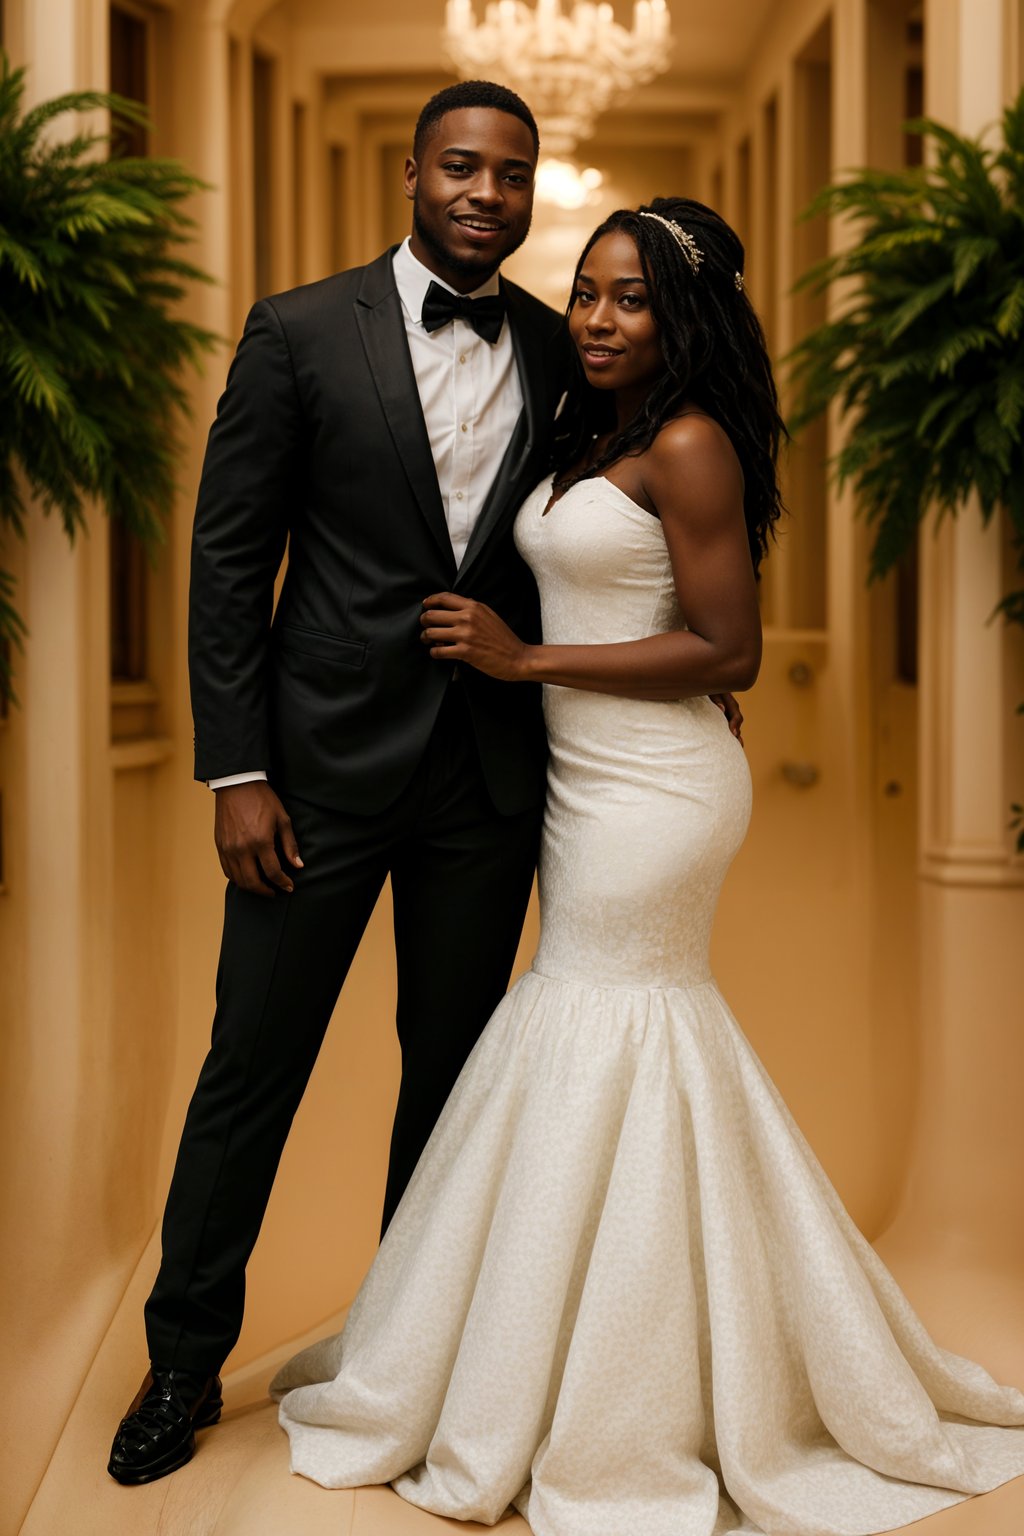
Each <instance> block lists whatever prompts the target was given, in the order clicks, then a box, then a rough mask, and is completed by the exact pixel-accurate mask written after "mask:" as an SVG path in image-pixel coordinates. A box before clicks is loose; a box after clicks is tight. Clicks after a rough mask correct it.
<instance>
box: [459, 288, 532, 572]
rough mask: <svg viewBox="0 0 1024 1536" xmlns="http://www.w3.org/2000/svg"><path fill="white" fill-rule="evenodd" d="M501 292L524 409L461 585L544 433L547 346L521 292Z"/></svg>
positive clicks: (465, 559) (476, 532)
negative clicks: (525, 309) (530, 318)
mask: <svg viewBox="0 0 1024 1536" xmlns="http://www.w3.org/2000/svg"><path fill="white" fill-rule="evenodd" d="M502 291H503V293H504V295H505V299H506V302H507V305H508V311H507V313H508V324H509V330H510V332H511V335H512V350H513V352H514V353H515V359H516V368H517V370H518V373H519V385H520V388H521V390H522V393H523V409H522V411H521V412H520V415H519V420H518V421H517V422H516V426H515V430H514V431H513V433H512V437H511V439H510V440H509V445H508V448H507V450H506V452H505V456H504V458H503V459H502V461H501V464H500V465H499V467H498V473H497V474H496V475H495V477H494V483H493V484H492V486H491V488H490V490H489V491H488V493H487V499H486V501H485V502H484V505H483V507H482V508H481V510H480V516H479V517H478V518H477V520H476V523H475V525H474V528H473V532H472V534H471V535H470V539H469V543H468V544H467V546H466V553H465V555H464V556H463V559H462V564H461V565H460V566H459V584H460V585H461V583H462V581H463V579H464V577H465V575H466V573H467V571H468V570H469V569H470V568H471V566H472V565H473V563H474V561H475V560H476V558H477V556H478V555H479V554H480V551H481V550H482V549H483V547H484V545H485V544H486V543H487V540H488V539H489V538H490V536H491V535H492V534H493V533H494V532H495V530H496V529H497V528H499V527H500V526H501V524H502V523H503V522H504V520H505V516H506V514H507V513H508V511H509V509H510V506H512V505H513V503H514V501H515V500H516V497H517V493H518V492H519V490H520V489H521V477H522V472H523V469H524V467H525V465H526V462H527V460H528V458H529V456H530V454H531V452H532V450H533V447H534V444H535V443H536V442H537V441H538V438H539V437H540V436H541V435H542V433H543V430H544V421H543V402H544V398H545V389H544V347H543V341H542V339H541V337H540V336H539V334H538V332H537V330H536V328H535V327H534V326H531V325H530V324H529V322H528V320H527V318H526V315H525V313H524V306H523V305H522V304H521V302H520V300H519V290H518V289H516V288H511V287H510V286H509V285H508V284H507V283H505V282H502Z"/></svg>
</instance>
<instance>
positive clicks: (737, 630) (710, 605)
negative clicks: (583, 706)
mask: <svg viewBox="0 0 1024 1536" xmlns="http://www.w3.org/2000/svg"><path fill="white" fill-rule="evenodd" d="M641 474H642V491H643V494H644V495H645V496H646V498H647V499H649V500H650V502H651V503H652V505H653V506H654V507H655V508H656V509H657V511H658V514H659V516H660V518H661V523H662V528H663V530H664V534H665V542H666V544H667V546H668V551H669V557H670V559H671V562H672V572H673V577H674V580H675V587H676V593H677V595H678V598H679V603H680V607H681V608H682V611H683V613H684V614H685V615H686V620H687V623H688V625H689V628H688V629H686V630H672V631H669V632H668V633H666V634H661V635H651V636H650V637H648V638H647V639H644V640H628V641H622V642H620V643H617V644H612V645H524V644H523V643H522V641H520V640H519V639H518V637H517V636H515V635H513V634H512V632H511V631H510V630H509V629H508V628H507V626H506V625H505V624H504V623H503V622H502V621H501V620H500V619H499V618H498V617H497V615H496V614H495V613H493V612H492V610H491V609H489V608H487V607H486V606H485V605H484V604H482V603H473V602H471V601H469V600H468V599H465V598H462V597H456V596H454V595H453V594H451V593H440V594H437V595H436V596H434V597H430V598H428V599H427V601H426V603H425V605H424V614H423V618H422V620H421V622H422V624H423V638H424V641H425V643H427V644H428V645H429V646H430V654H431V655H432V656H435V657H438V658H442V659H447V660H450V661H465V662H468V663H469V664H470V665H471V666H474V667H477V668H478V669H479V670H480V671H482V672H487V673H489V674H490V675H491V676H492V677H500V678H505V679H508V680H510V681H515V682H540V683H549V684H556V685H558V686H560V687H563V688H582V689H585V690H586V691H588V692H591V693H610V694H615V695H617V696H619V697H623V698H634V699H681V698H694V697H698V696H700V695H702V694H710V693H720V692H724V691H725V690H727V689H733V688H740V689H743V688H750V687H752V686H753V683H754V680H755V678H756V677H757V672H758V668H759V666H760V660H761V621H760V614H759V612H758V606H757V586H756V582H755V580H754V572H753V567H752V564H751V559H750V547H749V543H748V540H747V530H746V524H745V522H744V517H743V477H742V473H741V471H740V467H739V463H738V461H737V459H736V454H735V452H734V450H733V448H732V445H731V443H730V442H729V439H728V437H727V436H726V434H725V433H724V432H723V431H722V429H721V428H720V427H718V426H717V425H716V424H715V423H714V422H712V421H709V420H708V419H707V418H706V417H702V416H689V417H682V418H680V419H679V420H678V421H674V422H671V423H669V425H668V426H667V427H665V428H663V430H662V431H661V432H660V433H659V435H658V437H657V439H656V441H655V443H654V444H653V445H652V447H651V448H650V449H649V450H648V452H647V454H645V456H644V458H643V461H642V469H641Z"/></svg>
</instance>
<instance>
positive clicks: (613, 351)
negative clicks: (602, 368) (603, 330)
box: [582, 343, 622, 357]
mask: <svg viewBox="0 0 1024 1536" xmlns="http://www.w3.org/2000/svg"><path fill="white" fill-rule="evenodd" d="M582 350H583V352H584V354H585V356H587V357H619V356H621V354H622V348H621V347H601V346H598V345H597V344H596V343H591V344H589V345H586V346H584V347H583V349H582Z"/></svg>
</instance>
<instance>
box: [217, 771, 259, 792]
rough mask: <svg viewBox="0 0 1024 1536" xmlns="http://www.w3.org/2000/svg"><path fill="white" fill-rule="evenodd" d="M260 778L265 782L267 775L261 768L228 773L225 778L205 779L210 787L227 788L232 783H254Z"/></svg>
mask: <svg viewBox="0 0 1024 1536" xmlns="http://www.w3.org/2000/svg"><path fill="white" fill-rule="evenodd" d="M259 779H262V780H263V782H264V783H266V780H267V776H266V774H265V773H264V772H263V769H262V768H258V769H257V770H256V772H255V773H229V774H228V776H227V778H226V779H207V781H206V782H207V784H209V786H210V788H211V789H229V788H230V786H231V785H232V784H255V783H256V782H257V780H259Z"/></svg>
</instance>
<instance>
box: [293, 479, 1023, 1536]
mask: <svg viewBox="0 0 1024 1536" xmlns="http://www.w3.org/2000/svg"><path fill="white" fill-rule="evenodd" d="M549 490H550V482H548V481H545V482H544V484H542V485H541V486H538V488H537V490H536V491H535V492H534V493H533V495H532V496H531V497H530V498H529V499H528V500H527V501H526V503H525V505H524V506H523V508H522V510H521V511H520V513H519V517H518V521H517V524H516V539H517V542H518V545H519V548H520V550H521V552H522V554H523V555H524V557H525V558H526V560H527V561H528V562H529V563H530V565H531V566H532V568H533V570H534V573H535V575H536V577H537V581H538V584H539V587H540V593H541V601H542V608H543V620H544V635H545V639H546V640H548V641H549V642H553V643H555V644H558V643H560V642H561V643H585V642H601V641H616V640H629V639H636V638H639V637H641V636H644V635H649V634H654V633H657V632H659V631H663V630H667V629H670V628H673V627H679V626H680V624H681V623H682V616H681V615H680V613H679V610H678V607H677V603H676V597H675V592H674V588H673V582H672V572H671V568H670V564H669V559H668V554H667V551H666V547H665V541H664V538H663V535H662V531H661V525H660V523H659V522H658V521H657V520H656V519H655V518H654V517H652V516H649V515H648V514H647V513H646V512H644V511H643V510H642V509H641V508H640V507H638V506H637V505H636V504H635V503H634V502H633V501H631V500H630V499H629V497H628V496H626V495H625V493H624V492H622V491H620V490H619V489H617V487H615V486H614V485H612V484H611V483H610V482H609V481H607V480H604V479H594V480H586V481H582V482H580V483H579V484H577V485H576V486H574V487H573V488H572V489H571V490H570V491H569V492H568V493H567V494H566V495H565V496H564V497H563V498H562V499H561V500H560V501H558V502H557V503H556V504H555V506H554V507H553V508H552V509H551V511H550V512H549V513H547V514H546V515H544V507H545V504H546V502H547V499H548V494H549ZM545 694H546V696H545V711H546V718H547V727H548V733H549V737H550V744H551V762H550V770H549V785H548V801H547V811H546V819H545V828H544V842H543V850H542V855H541V871H540V882H541V883H540V891H541V916H542V934H541V940H540V946H539V949H538V951H537V955H536V959H535V961H534V964H533V968H532V969H531V970H530V971H528V972H527V974H526V975H525V976H523V977H522V978H521V979H520V980H519V981H518V982H517V983H516V985H515V986H514V987H513V988H512V989H511V991H510V992H509V994H508V996H507V997H506V998H505V1000H504V1001H503V1002H502V1004H501V1006H500V1007H499V1008H498V1010H497V1012H496V1013H495V1015H494V1017H493V1018H492V1019H491V1021H490V1023H489V1024H488V1025H487V1028H486V1029H485V1030H484V1033H483V1035H482V1036H481V1038H480V1041H479V1043H478V1044H477V1046H476V1048H475V1050H474V1052H473V1054H472V1055H471V1057H470V1059H469V1061H468V1063H467V1064H466V1067H465V1069H464V1070H463V1072H462V1075H461V1077H460V1078H459V1081H458V1083H457V1085H456V1087H455V1089H454V1092H453V1093H452V1096H451V1099H450V1100H449V1102H448V1105H447V1107H446V1108H445V1111H444V1113H443V1115H442V1117H441V1120H440V1122H439V1124H438V1126H437V1128H436V1130H435V1132H434V1134H433V1137H432V1139H431V1141H430V1143H429V1145H428V1147H427V1149H426V1152H425V1153H424V1155H423V1157H422V1159H421V1161H420V1164H419V1166H418V1168H417V1170H416V1173H415V1175H414V1176H413V1179H412V1182H411V1184H410V1185H409V1188H408V1191H407V1193H406V1195H405V1197H404V1199H403V1201H402V1203H401V1205H400V1207H399V1209H398V1212H397V1214H396V1215H395V1218H394V1220H393V1222H392V1224H391V1227H390V1229H389V1231H388V1233H387V1236H386V1237H385V1239H384V1242H383V1244H382V1246H381V1248H380V1252H379V1254H378V1256H377V1257H376V1259H375V1261H374V1263H373V1266H372V1268H371V1269H370V1272H369V1274H368V1275H367V1278H366V1280H365V1282H364V1284H363V1286H362V1289H361V1290H360V1292H359V1295H358V1296H357V1297H356V1300H355V1302H354V1304H353V1306H352V1310H351V1313H350V1315H349V1318H348V1322H347V1324H346V1327H345V1329H344V1332H343V1333H341V1334H339V1335H337V1336H336V1337H334V1338H329V1339H325V1340H324V1341H323V1342H322V1343H319V1344H315V1345H313V1346H312V1347H311V1348H309V1349H306V1350H303V1351H302V1353H301V1354H299V1355H297V1356H296V1357H295V1358H294V1359H293V1360H291V1361H290V1362H289V1363H288V1364H287V1365H286V1366H285V1367H284V1368H283V1369H282V1370H281V1371H280V1372H279V1373H278V1375H277V1377H276V1378H275V1380H274V1382H273V1384H272V1388H271V1390H272V1392H273V1393H274V1395H275V1396H276V1397H279V1398H280V1399H281V1407H280V1417H281V1423H282V1424H283V1425H284V1427H285V1429H286V1430H287V1431H288V1434H289V1436H290V1437H291V1455H292V1468H293V1470H294V1471H295V1472H299V1473H302V1474H303V1475H304V1476H306V1477H309V1478H313V1479H314V1480H315V1481H316V1482H318V1483H322V1484H324V1485H325V1486H327V1487H346V1488H347V1487H355V1486H361V1485H364V1484H369V1483H385V1482H391V1483H392V1484H393V1486H394V1487H395V1489H396V1490H397V1491H398V1493H400V1494H401V1495H402V1497H403V1498H405V1499H408V1500H410V1501H411V1502H412V1503H414V1504H418V1505H421V1506H422V1507H423V1508H424V1509H428V1510H432V1511H434V1512H436V1513H437V1514H440V1515H446V1516H455V1517H457V1518H461V1519H466V1520H479V1521H483V1522H484V1523H485V1524H493V1523H494V1522H496V1521H498V1520H499V1519H500V1518H501V1516H502V1514H503V1513H504V1512H505V1511H506V1510H507V1509H508V1507H509V1505H514V1506H515V1508H517V1509H518V1510H520V1511H521V1513H522V1514H523V1515H524V1516H525V1518H526V1520H527V1522H528V1524H529V1525H530V1527H531V1528H532V1530H533V1531H534V1532H535V1533H536V1536H725V1533H728V1532H736V1533H743V1536H748V1533H749V1536H754V1533H765V1532H767V1533H770V1536H868V1533H871V1532H877V1531H883V1530H890V1529H892V1528H893V1527H896V1526H902V1525H906V1524H909V1523H910V1522H911V1521H914V1520H919V1519H920V1518H921V1517H922V1516H924V1515H930V1514H932V1513H934V1512H935V1511H936V1510H940V1509H943V1508H945V1507H946V1506H947V1505H950V1504H955V1503H957V1502H958V1501H959V1500H960V1499H961V1498H963V1497H965V1496H967V1495H969V1494H972V1493H980V1492H984V1491H985V1490H987V1489H990V1488H994V1487H996V1486H997V1485H998V1484H1000V1483H1003V1482H1005V1481H1006V1480H1007V1479H1009V1478H1011V1477H1015V1476H1017V1475H1018V1474H1020V1473H1024V1427H1020V1426H1024V1394H1022V1393H1021V1392H1019V1391H1017V1390H1016V1389H1014V1388H1012V1387H1005V1386H999V1385H997V1383H996V1382H995V1381H994V1380H993V1379H992V1377H991V1376H989V1375H988V1374H987V1372H986V1371H984V1370H983V1369H982V1368H981V1367H980V1366H979V1365H975V1364H973V1363H972V1362H971V1361H969V1360H965V1359H963V1358H961V1357H960V1356H958V1355H953V1354H950V1353H949V1352H948V1351H946V1350H944V1349H940V1348H939V1347H938V1346H937V1345H936V1344H935V1343H933V1342H932V1340H931V1339H930V1338H929V1336H928V1334H927V1333H926V1332H925V1329H924V1328H923V1326H922V1324H921V1323H920V1322H919V1320H918V1318H917V1317H916V1315H915V1314H914V1312H913V1311H912V1309H911V1307H910V1304H909V1303H908V1301H907V1300H906V1298H905V1297H904V1295H903V1293H902V1292H901V1291H900V1289H899V1288H898V1286H897V1285H896V1283H895V1281H894V1280H893V1278H892V1277H891V1275H890V1274H889V1272H888V1270H887V1269H886V1268H885V1266H884V1265H883V1264H882V1262H881V1260H880V1259H879V1258H878V1257H877V1255H876V1254H875V1252H874V1251H873V1249H872V1248H871V1247H870V1245H869V1244H868V1243H867V1242H866V1241H865V1239H864V1238H863V1237H862V1236H861V1234H860V1233H859V1232H858V1231H857V1229H856V1227H855V1226H854V1225H853V1222H852V1221H851V1220H850V1218H849V1216H848V1215H847V1214H846V1211H845V1210H844V1208H843V1206H842V1204H841V1202H840V1200H839V1197H838V1195H837V1194H836V1193H835V1191H834V1189H833V1188H832V1185H831V1184H830V1183H829V1180H828V1179H827V1177H826V1176H825V1173H824V1171H823V1170H822V1168H821V1166H820V1164H819V1163H818V1161H817V1159H816V1158H815V1156H814V1153H813V1152H812V1151H811V1149H810V1147H809V1146H808V1144H807V1142H806V1141H805V1140H804V1137H803V1136H802V1134H801V1132H800V1131H799V1129H798V1128H797V1126H796V1124H795V1122H794V1120H793V1119H792V1117H791V1116H790V1114H789V1111H788V1110H787V1109H786V1106H785V1104H784V1103H783V1102H782V1099H781V1098H780V1096H779V1094H778V1091H777V1090H776V1088H775V1087H774V1085H773V1084H772V1082H771V1080H770V1079H769V1077H768V1075H767V1073H766V1072H765V1069H764V1068H763V1067H762V1065H761V1063H760V1062H759V1060H758V1059H757V1057H756V1056H755V1054H754V1052H753V1050H752V1049H751V1047H750V1045H749V1044H748V1043H747V1041H746V1039H745V1038H744V1036H743V1034H742V1032H741V1031H740V1029H739V1027H738V1025H737V1024H736V1022H735V1020H734V1019H733V1017H732V1015H731V1014H730V1012H729V1010H728V1008H727V1006H726V1004H725V1002H724V1001H723V999H722V997H721V995H720V993H719V991H718V988H717V987H716V985H715V983H714V980H713V979H712V977H711V975H710V973H709V970H708V942H709V936H710V930H711V921H712V916H713V913H714V908H715V903H716V899H717V896H718V891H719V887H720V885H721V882H722V879H723V876H724V875H725V872H726V869H727V867H728V865H729V861H730V860H731V858H732V857H733V855H734V853H735V852H736V850H737V848H738V847H739V845H740V842H741V841H742V838H743V834H744V831H745V829H746V825H747V819H748V815H749V808H750V778H749V774H748V770H747V764H746V759H745V757H744V753H743V749H742V748H741V747H740V745H739V744H738V743H737V742H736V741H735V740H734V738H733V737H732V736H731V735H730V733H729V730H728V728H727V726H726V723H725V720H724V718H723V716H722V714H721V713H720V711H719V710H718V709H716V708H715V706H714V705H713V704H712V703H711V702H710V701H709V700H707V699H703V698H698V699H685V700H680V701H676V702H672V703H648V702H638V701H634V700H630V699H619V698H612V697H609V696H607V695H602V694H596V693H585V692H581V691H579V690H576V689H569V688H555V687H552V688H548V689H546V690H545ZM998 1426H1018V1427H998Z"/></svg>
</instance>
